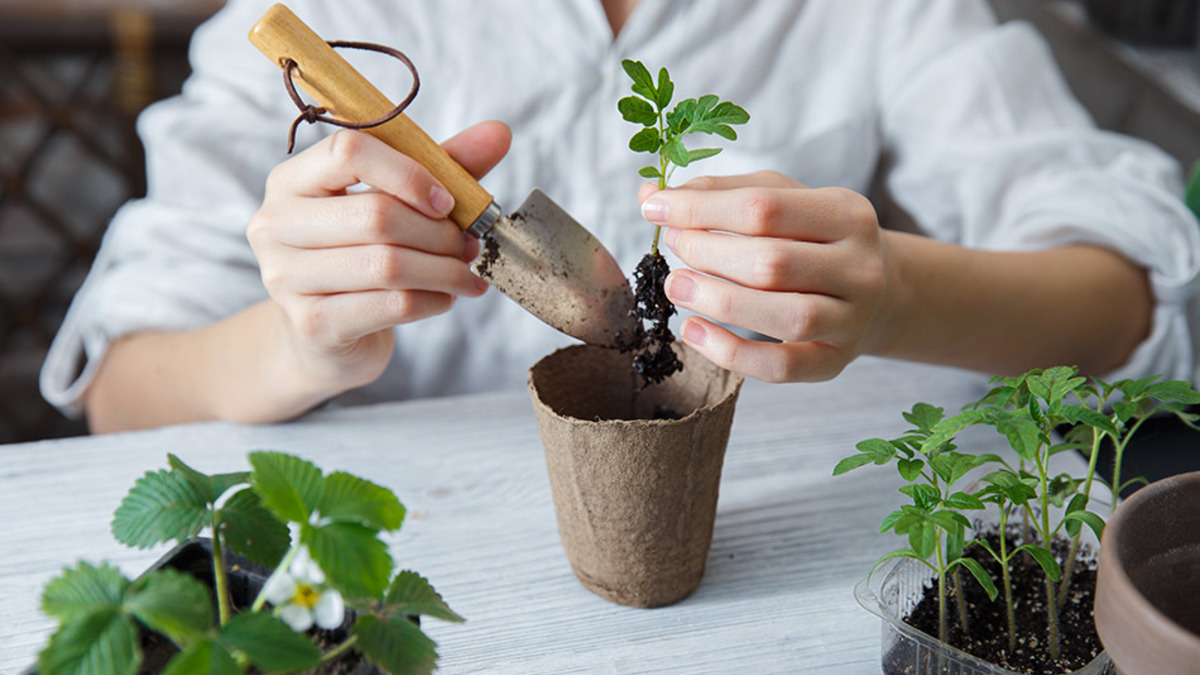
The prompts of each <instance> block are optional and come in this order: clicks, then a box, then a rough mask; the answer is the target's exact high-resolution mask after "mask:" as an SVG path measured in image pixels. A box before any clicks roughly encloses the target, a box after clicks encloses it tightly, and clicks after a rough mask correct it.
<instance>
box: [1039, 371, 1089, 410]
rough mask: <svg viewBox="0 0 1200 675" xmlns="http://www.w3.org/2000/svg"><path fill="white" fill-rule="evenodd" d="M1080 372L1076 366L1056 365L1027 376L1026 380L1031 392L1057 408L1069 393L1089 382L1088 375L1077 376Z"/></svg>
mask: <svg viewBox="0 0 1200 675" xmlns="http://www.w3.org/2000/svg"><path fill="white" fill-rule="evenodd" d="M1078 372H1079V369H1078V368H1075V367H1074V366H1056V367H1054V368H1047V369H1045V370H1043V371H1042V372H1041V373H1038V374H1036V375H1033V376H1031V377H1028V378H1026V380H1025V382H1026V384H1028V385H1029V392H1030V393H1031V394H1033V395H1034V396H1037V397H1038V398H1041V399H1042V400H1044V401H1046V403H1047V404H1049V406H1050V407H1051V408H1057V407H1058V405H1059V404H1061V403H1062V401H1063V398H1065V397H1066V395H1067V394H1069V393H1071V392H1073V391H1075V390H1076V389H1078V388H1079V387H1080V385H1083V384H1084V383H1086V382H1087V378H1086V377H1076V374H1077V373H1078Z"/></svg>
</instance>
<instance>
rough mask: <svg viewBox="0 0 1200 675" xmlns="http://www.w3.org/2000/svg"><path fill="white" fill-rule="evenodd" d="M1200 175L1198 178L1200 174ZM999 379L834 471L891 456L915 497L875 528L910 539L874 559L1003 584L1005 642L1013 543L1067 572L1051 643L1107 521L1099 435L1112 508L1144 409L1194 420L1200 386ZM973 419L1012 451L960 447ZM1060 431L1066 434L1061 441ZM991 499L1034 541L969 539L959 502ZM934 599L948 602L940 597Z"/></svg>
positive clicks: (920, 406) (863, 448) (916, 418)
mask: <svg viewBox="0 0 1200 675" xmlns="http://www.w3.org/2000/svg"><path fill="white" fill-rule="evenodd" d="M1196 180H1197V182H1198V184H1200V178H1197V179H1196ZM992 385H993V387H992V389H991V390H990V391H988V393H987V394H986V395H984V396H983V397H982V398H981V399H980V400H978V401H975V402H973V403H970V404H968V405H966V406H964V407H963V409H962V410H961V411H960V412H959V413H957V414H955V415H951V416H948V417H947V416H946V415H945V413H944V410H943V409H942V408H938V407H935V406H932V405H929V404H927V403H917V404H916V405H914V406H913V409H912V410H911V411H910V412H906V413H904V419H905V421H907V422H908V423H909V424H911V425H912V426H913V428H912V429H910V430H909V431H907V432H905V433H904V434H903V435H902V436H900V437H899V438H896V439H892V440H885V439H880V438H873V439H868V440H864V441H862V442H860V443H858V444H857V446H856V448H857V450H858V452H857V453H856V454H854V455H851V456H849V457H846V458H844V459H842V460H841V461H840V462H838V464H837V465H836V466H835V467H834V470H833V473H834V475H840V474H843V473H846V472H849V471H852V470H854V469H856V468H859V467H862V466H866V465H867V464H876V465H885V464H888V463H890V462H893V461H894V462H895V463H896V469H897V472H898V473H899V475H900V478H901V479H902V480H903V481H904V485H903V486H902V487H901V488H900V490H899V491H900V493H901V494H903V495H904V496H906V497H907V498H908V499H909V500H911V502H912V503H911V504H903V505H901V506H900V508H899V509H897V510H894V511H892V512H890V513H889V514H888V515H887V516H885V517H884V519H883V521H882V523H881V524H880V527H879V531H880V532H888V531H891V532H894V533H895V534H897V535H900V536H903V537H905V539H906V543H907V548H904V549H900V550H897V551H892V552H890V553H888V554H886V555H884V556H882V557H881V558H880V559H879V561H877V562H876V565H878V564H879V563H880V562H883V561H884V560H891V559H895V558H913V559H916V560H920V561H922V562H923V563H925V564H926V565H927V566H929V567H930V568H931V569H932V570H933V571H934V572H935V573H936V574H937V575H938V578H939V582H940V583H939V592H942V593H944V588H945V575H946V573H947V572H949V571H951V570H952V569H954V568H956V567H964V568H966V569H967V570H968V571H969V572H970V573H971V575H972V576H973V577H974V578H975V579H976V581H977V582H978V583H979V584H980V585H981V586H982V587H983V588H984V589H985V590H986V591H987V592H988V595H989V596H990V597H992V598H993V599H995V598H996V597H998V595H999V592H1000V591H1001V590H1002V591H1003V592H1004V596H1005V601H1006V603H1007V608H1006V609H1007V611H1008V615H1009V631H1010V634H1009V643H1010V645H1013V644H1015V627H1014V625H1013V607H1012V600H1011V598H1012V592H1011V587H1010V579H1009V566H1010V564H1011V562H1012V560H1013V558H1015V557H1016V556H1017V555H1020V554H1027V555H1029V556H1030V557H1031V558H1032V559H1033V560H1034V561H1035V562H1036V563H1037V564H1038V565H1039V566H1040V567H1041V568H1042V571H1043V572H1044V573H1045V575H1046V577H1047V579H1049V580H1050V582H1053V583H1058V584H1060V586H1059V587H1058V588H1057V589H1056V588H1055V586H1054V585H1053V583H1052V584H1050V585H1047V615H1048V630H1049V633H1050V635H1049V640H1048V644H1049V647H1050V649H1051V652H1052V653H1056V651H1057V648H1058V635H1057V612H1058V608H1059V606H1060V604H1061V600H1062V599H1064V598H1066V597H1067V589H1068V584H1069V583H1070V580H1071V576H1072V570H1073V566H1074V564H1075V558H1076V554H1077V548H1078V546H1079V535H1080V533H1081V531H1082V529H1083V527H1084V526H1086V527H1088V528H1089V529H1091V530H1092V531H1093V532H1094V533H1095V535H1096V537H1097V539H1099V538H1100V536H1101V535H1102V534H1103V530H1104V517H1103V516H1101V515H1100V514H1098V513H1096V512H1095V511H1092V510H1091V488H1092V485H1093V483H1094V481H1095V479H1096V473H1095V469H1096V460H1097V458H1098V457H1099V452H1098V450H1099V447H1100V445H1101V443H1102V442H1103V441H1104V440H1106V439H1107V440H1108V441H1109V442H1110V443H1111V444H1112V445H1113V447H1114V448H1115V454H1116V459H1115V466H1114V471H1113V477H1114V478H1113V485H1111V486H1110V490H1112V491H1113V500H1112V504H1113V508H1115V505H1116V493H1117V492H1119V488H1120V487H1122V486H1123V485H1124V484H1123V483H1121V481H1120V464H1121V460H1122V456H1123V453H1124V451H1125V448H1126V447H1127V446H1128V443H1129V440H1130V439H1131V438H1132V437H1133V435H1134V434H1135V433H1136V432H1137V430H1138V429H1139V428H1140V426H1141V424H1142V423H1143V422H1144V421H1145V420H1146V419H1148V418H1149V417H1151V416H1154V415H1157V414H1163V413H1172V414H1175V415H1177V416H1178V417H1179V418H1180V419H1182V420H1183V421H1184V422H1186V423H1188V424H1190V425H1195V422H1196V418H1197V416H1196V415H1194V414H1192V413H1190V412H1188V406H1191V405H1195V404H1197V403H1200V392H1198V391H1196V390H1195V389H1194V388H1193V387H1192V385H1191V384H1190V383H1188V382H1184V381H1177V380H1162V378H1160V377H1146V378H1142V379H1138V380H1121V381H1119V382H1116V383H1111V384H1110V383H1108V382H1105V381H1103V380H1100V379H1096V378H1090V379H1089V378H1086V377H1082V376H1080V375H1079V373H1078V371H1077V369H1075V368H1072V367H1056V368H1047V369H1038V370H1031V371H1029V372H1028V373H1025V374H1023V375H1020V376H1018V377H1011V378H1010V377H996V378H993V380H992ZM977 425H983V426H987V427H991V428H992V429H993V430H994V431H995V432H996V433H998V434H1000V435H1001V436H1002V437H1003V438H1004V439H1005V440H1006V441H1007V444H1008V446H1009V448H1010V449H1011V450H1012V454H1013V457H1011V458H1009V459H1005V458H1002V457H1000V456H997V455H993V454H987V455H968V454H963V453H960V452H958V451H957V449H956V447H955V445H954V441H955V439H956V438H957V436H958V434H959V433H960V432H962V431H964V430H965V429H967V428H968V427H972V426H977ZM1060 432H1062V433H1061V434H1060ZM1059 436H1061V439H1062V440H1061V441H1056V438H1058V437H1059ZM1066 450H1079V451H1080V452H1082V453H1083V454H1084V456H1085V457H1088V458H1089V463H1088V467H1087V470H1086V471H1085V473H1084V474H1083V475H1080V476H1074V475H1070V474H1058V475H1051V474H1050V458H1051V457H1052V456H1053V455H1055V454H1057V453H1059V452H1063V451H1066ZM1010 462H1011V463H1010ZM981 468H983V469H987V470H988V472H987V473H986V474H984V475H983V476H982V477H981V478H980V480H979V481H978V485H980V486H981V487H979V488H978V489H977V490H975V491H974V492H969V491H963V490H954V489H953V486H954V485H956V484H958V483H959V482H960V481H962V480H963V479H964V478H965V477H967V476H968V475H969V474H972V473H973V472H975V470H976V469H981ZM986 505H990V506H992V507H993V508H994V509H996V512H997V513H998V515H999V520H1000V522H999V531H1000V532H1001V533H1004V532H1007V531H1008V524H1009V523H1010V522H1012V520H1013V519H1014V518H1017V517H1020V518H1022V522H1024V523H1025V524H1026V539H1027V540H1028V541H1026V542H1025V543H1024V544H1022V545H1021V546H1017V547H1014V548H1013V549H1012V550H1008V547H1007V542H1006V541H1005V539H1004V537H1001V540H1000V549H999V550H994V549H993V548H992V547H991V546H990V545H989V544H988V543H987V542H986V541H982V540H972V541H969V542H966V541H964V536H965V532H966V531H968V530H970V521H969V520H967V519H966V517H965V516H963V514H962V512H963V511H968V510H978V509H981V508H984V507H985V506H986ZM1055 513H1058V515H1057V516H1055V515H1054V514H1055ZM1063 535H1065V536H1067V537H1069V538H1070V540H1071V551H1070V554H1069V555H1068V556H1067V559H1066V561H1065V569H1064V568H1063V567H1062V566H1060V564H1059V562H1058V560H1056V559H1055V557H1054V555H1052V554H1051V552H1050V545H1051V542H1053V541H1054V539H1055V538H1056V537H1060V536H1063ZM970 546H980V547H981V548H983V549H984V550H986V551H987V552H988V554H989V555H991V557H993V558H994V559H995V560H996V561H997V562H998V563H999V564H1000V567H1001V570H1002V575H1003V578H1002V579H1001V580H1000V585H999V587H997V585H996V580H994V579H991V578H990V577H989V576H988V575H987V574H986V573H985V571H984V570H983V568H982V567H981V566H979V564H978V562H976V561H975V560H973V559H971V558H968V557H965V556H963V550H964V548H966V547H970ZM939 604H940V606H941V607H942V611H943V614H944V611H945V610H944V607H945V602H944V597H943V599H942V601H941V602H940V603H939ZM944 624H945V618H944V616H943V619H942V625H943V627H944Z"/></svg>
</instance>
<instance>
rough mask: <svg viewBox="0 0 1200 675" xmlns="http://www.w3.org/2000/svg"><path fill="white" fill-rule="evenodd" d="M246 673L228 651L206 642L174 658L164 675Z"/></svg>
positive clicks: (193, 646)
mask: <svg viewBox="0 0 1200 675" xmlns="http://www.w3.org/2000/svg"><path fill="white" fill-rule="evenodd" d="M244 672H245V671H243V670H242V668H241V666H239V665H238V664H237V661H235V660H234V658H233V656H232V655H231V654H230V653H229V651H228V650H227V649H225V648H224V647H222V646H221V645H219V644H216V643H215V642H213V641H211V640H204V641H201V642H198V643H196V644H194V645H192V646H191V647H188V648H187V649H185V650H183V651H182V652H180V653H178V654H176V655H175V656H174V657H172V658H171V660H170V662H168V663H167V667H166V669H164V670H163V672H162V675H242V674H243V673H244Z"/></svg>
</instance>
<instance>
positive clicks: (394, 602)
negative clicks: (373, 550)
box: [383, 570, 464, 623]
mask: <svg viewBox="0 0 1200 675" xmlns="http://www.w3.org/2000/svg"><path fill="white" fill-rule="evenodd" d="M383 607H384V611H385V612H386V613H387V614H388V615H390V616H407V615H415V616H432V617H436V618H438V619H441V620H443V621H453V622H455V623H459V622H461V621H463V620H464V619H463V618H462V617H461V616H459V615H458V614H457V613H456V612H455V611H454V610H452V609H450V606H449V605H447V604H446V601H445V600H442V596H441V595H439V594H438V592H437V591H436V590H434V588H433V585H432V584H430V583H429V581H428V580H427V579H425V577H422V576H421V575H420V574H417V573H416V572H411V571H407V570H406V571H403V572H400V573H399V574H397V575H396V577H395V578H394V579H392V583H391V585H390V586H388V590H387V595H385V596H384V598H383Z"/></svg>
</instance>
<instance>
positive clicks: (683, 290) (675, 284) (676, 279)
mask: <svg viewBox="0 0 1200 675" xmlns="http://www.w3.org/2000/svg"><path fill="white" fill-rule="evenodd" d="M667 297H669V298H671V302H674V303H677V304H684V305H686V304H688V303H690V302H691V301H692V300H695V299H696V282H695V280H694V279H692V278H691V277H685V276H681V275H679V274H672V275H671V277H670V283H668V284H667Z"/></svg>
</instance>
